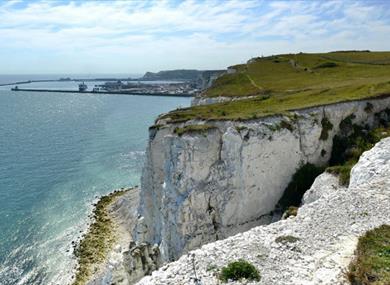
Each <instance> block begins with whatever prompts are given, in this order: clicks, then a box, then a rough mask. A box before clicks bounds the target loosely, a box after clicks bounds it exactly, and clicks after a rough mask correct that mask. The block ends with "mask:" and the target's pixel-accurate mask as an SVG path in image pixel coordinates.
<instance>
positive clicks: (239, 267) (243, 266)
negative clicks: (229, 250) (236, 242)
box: [219, 259, 260, 282]
mask: <svg viewBox="0 0 390 285" xmlns="http://www.w3.org/2000/svg"><path fill="white" fill-rule="evenodd" d="M219 278H220V279H221V280H222V281H223V282H228V281H229V280H233V281H239V280H241V279H244V278H245V279H247V280H254V281H259V280H260V274H259V272H258V271H257V269H256V267H254V266H253V265H252V264H251V263H249V262H248V261H246V260H243V259H240V260H238V261H234V262H231V263H229V264H228V265H227V266H226V267H223V268H222V269H221V274H220V276H219Z"/></svg>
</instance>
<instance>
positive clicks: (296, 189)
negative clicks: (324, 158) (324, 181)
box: [278, 163, 324, 212]
mask: <svg viewBox="0 0 390 285" xmlns="http://www.w3.org/2000/svg"><path fill="white" fill-rule="evenodd" d="M323 171H324V169H323V168H322V167H317V166H315V165H313V164H311V163H307V164H305V165H303V166H302V167H300V168H299V169H298V170H297V171H296V172H295V174H294V175H293V177H292V179H291V181H290V183H289V184H288V186H287V188H286V190H285V191H284V193H283V196H282V198H280V200H279V202H278V207H279V208H280V209H281V210H282V211H283V212H284V211H285V210H286V209H287V208H289V207H291V206H295V207H298V206H299V205H300V204H301V200H302V197H303V195H304V194H305V192H306V190H308V189H309V188H310V187H311V185H312V184H313V182H314V180H315V179H316V177H317V176H318V175H320V174H321V173H322V172H323Z"/></svg>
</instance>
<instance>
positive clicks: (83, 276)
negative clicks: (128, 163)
mask: <svg viewBox="0 0 390 285" xmlns="http://www.w3.org/2000/svg"><path fill="white" fill-rule="evenodd" d="M126 192H127V190H123V191H122V190H121V191H115V192H113V193H111V194H109V195H106V196H103V197H101V198H100V200H99V201H98V202H97V204H96V206H95V209H94V211H93V216H94V222H93V223H92V224H91V225H90V227H89V229H88V232H87V233H86V234H85V236H84V237H83V238H82V240H81V241H80V243H79V244H78V246H77V247H76V248H75V251H74V254H75V256H76V257H77V259H78V263H79V267H78V269H77V273H76V276H75V281H74V282H73V285H82V284H85V283H86V282H87V281H88V278H89V277H91V275H92V274H93V268H94V267H95V266H96V265H98V264H100V263H102V262H103V261H104V260H105V258H106V256H107V254H108V252H109V250H110V249H111V247H112V245H113V242H114V234H113V222H112V220H111V218H110V216H109V214H108V207H109V206H110V205H111V203H112V202H113V201H115V199H116V198H118V197H119V196H121V195H123V194H125V193H126Z"/></svg>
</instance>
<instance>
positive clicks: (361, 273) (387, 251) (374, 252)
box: [347, 225, 390, 285]
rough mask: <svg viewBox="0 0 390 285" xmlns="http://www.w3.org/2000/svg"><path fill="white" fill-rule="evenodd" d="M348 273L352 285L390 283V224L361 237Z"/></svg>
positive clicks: (382, 284) (381, 284)
mask: <svg viewBox="0 0 390 285" xmlns="http://www.w3.org/2000/svg"><path fill="white" fill-rule="evenodd" d="M355 254H356V257H355V259H354V261H353V262H352V263H351V264H350V266H349V272H348V273H347V276H348V279H349V280H350V282H351V284H352V285H388V284H390V226H389V225H382V226H381V227H378V228H376V229H373V230H371V231H368V232H366V234H365V235H363V236H361V237H360V238H359V242H358V245H357V249H356V252H355Z"/></svg>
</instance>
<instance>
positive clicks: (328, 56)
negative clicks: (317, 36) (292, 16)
mask: <svg viewBox="0 0 390 285" xmlns="http://www.w3.org/2000/svg"><path fill="white" fill-rule="evenodd" d="M232 68H233V69H234V70H235V73H232V74H225V75H223V76H221V77H219V78H218V79H217V80H216V81H215V82H214V84H213V86H211V87H210V88H209V89H207V90H206V91H205V92H204V93H203V94H202V96H203V97H220V96H223V97H247V96H252V97H251V98H250V99H243V100H240V101H234V102H226V103H219V104H212V105H207V106H196V107H191V108H186V109H181V110H177V111H174V112H171V113H169V114H168V115H166V116H165V117H168V118H170V119H171V120H172V121H185V120H189V119H195V118H198V119H206V120H213V119H222V120H223V119H226V120H228V119H229V120H230V119H233V120H234V119H251V118H257V117H262V116H266V115H272V114H281V113H283V112H286V111H288V110H292V109H300V108H305V107H312V106H317V105H324V104H331V103H337V102H342V101H350V100H359V99H364V98H370V97H377V96H382V95H390V52H331V53H322V54H304V53H300V54H284V55H277V56H270V57H262V58H254V59H251V60H250V61H249V62H248V63H247V64H241V65H236V66H233V67H232Z"/></svg>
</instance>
